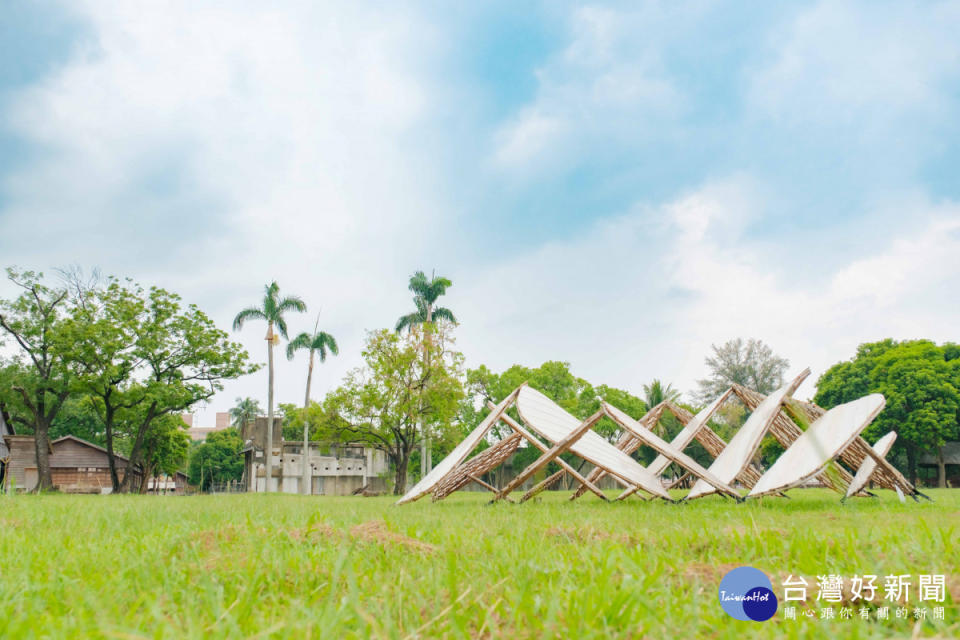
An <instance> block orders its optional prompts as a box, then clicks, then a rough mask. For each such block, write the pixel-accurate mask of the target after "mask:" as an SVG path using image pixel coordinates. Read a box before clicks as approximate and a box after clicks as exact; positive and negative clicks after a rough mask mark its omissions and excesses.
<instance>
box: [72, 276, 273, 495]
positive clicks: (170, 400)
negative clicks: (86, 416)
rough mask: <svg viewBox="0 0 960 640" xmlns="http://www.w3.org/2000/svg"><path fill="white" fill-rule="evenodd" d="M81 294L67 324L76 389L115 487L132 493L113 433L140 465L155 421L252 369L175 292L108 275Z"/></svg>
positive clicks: (233, 346) (205, 318)
mask: <svg viewBox="0 0 960 640" xmlns="http://www.w3.org/2000/svg"><path fill="white" fill-rule="evenodd" d="M79 295H81V296H82V297H81V298H80V299H79V300H78V302H77V312H76V313H75V314H74V318H72V319H71V320H70V321H69V330H70V333H69V337H70V339H71V341H72V343H73V345H74V348H73V352H72V357H73V358H74V362H75V364H76V366H77V367H78V369H79V374H78V375H77V376H76V377H75V378H74V382H73V388H74V389H75V390H76V391H77V392H79V393H83V394H85V395H87V396H88V397H89V398H91V400H92V404H93V406H94V408H95V409H96V411H97V412H98V415H99V416H100V418H101V421H102V422H103V425H104V436H105V440H106V448H107V451H108V458H109V462H110V467H111V469H110V471H111V478H112V481H113V484H114V487H113V488H114V491H117V492H123V491H130V490H132V489H133V487H132V484H131V482H132V474H128V473H124V475H123V476H122V477H121V476H120V475H119V473H118V469H117V466H116V462H115V456H114V452H115V449H116V442H115V440H116V439H117V438H121V439H128V440H129V456H130V459H131V460H132V461H133V462H135V463H140V464H143V463H145V460H144V459H143V453H144V452H143V446H144V441H145V438H146V437H147V434H148V432H149V430H150V428H151V425H152V424H153V423H154V421H155V420H157V419H159V418H161V417H162V416H165V415H167V414H179V413H181V412H184V411H186V410H188V409H189V408H190V407H192V406H193V405H194V404H196V403H198V402H201V401H205V400H208V399H210V398H211V397H213V395H215V394H216V393H217V392H218V391H220V390H222V389H223V382H224V381H225V380H230V379H234V378H237V377H240V376H242V375H245V374H247V373H250V372H252V371H255V370H256V369H257V367H256V366H255V365H250V364H249V362H248V356H247V352H246V351H245V350H244V349H243V348H242V347H241V346H240V345H239V344H237V343H235V342H230V341H229V340H228V336H227V334H226V333H225V332H224V331H222V330H220V329H218V328H217V327H216V326H215V325H214V323H213V321H212V320H211V319H210V318H209V317H208V316H207V315H206V314H204V313H203V312H202V311H200V309H198V308H197V307H196V305H187V306H183V305H182V304H181V300H180V297H179V296H178V295H177V294H175V293H171V292H169V291H167V290H165V289H162V288H159V287H150V288H149V289H144V288H143V287H141V286H140V285H138V284H136V283H134V282H132V281H129V280H126V281H120V280H118V279H116V278H109V279H108V280H107V282H106V285H105V286H103V287H97V288H94V289H92V290H89V291H87V292H82V293H81V294H79Z"/></svg>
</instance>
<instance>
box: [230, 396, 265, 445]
mask: <svg viewBox="0 0 960 640" xmlns="http://www.w3.org/2000/svg"><path fill="white" fill-rule="evenodd" d="M261 413H263V410H262V409H261V408H260V403H259V402H257V401H256V400H254V399H253V398H249V397H247V398H237V403H236V404H235V405H234V406H233V408H232V409H230V425H231V426H233V427H236V428H237V432H238V433H239V434H240V437H241V438H243V437H244V434H245V433H246V429H247V426H248V425H251V424H253V423H254V422H256V420H257V416H259V415H260V414H261Z"/></svg>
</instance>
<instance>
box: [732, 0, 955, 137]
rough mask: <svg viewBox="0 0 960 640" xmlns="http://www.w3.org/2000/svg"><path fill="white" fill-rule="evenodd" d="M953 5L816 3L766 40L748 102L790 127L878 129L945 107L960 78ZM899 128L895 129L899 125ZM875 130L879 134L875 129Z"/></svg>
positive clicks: (926, 116)
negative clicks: (959, 76)
mask: <svg viewBox="0 0 960 640" xmlns="http://www.w3.org/2000/svg"><path fill="white" fill-rule="evenodd" d="M958 20H960V8H958V6H957V5H956V3H939V4H932V5H924V6H918V5H910V4H898V3H893V4H886V5H884V6H883V10H880V7H879V6H877V5H876V4H873V3H849V2H840V3H838V2H821V3H819V4H818V5H816V6H814V7H812V8H811V9H809V10H805V11H803V12H801V13H800V14H799V15H798V16H797V17H796V19H794V20H792V21H790V22H788V23H786V24H785V25H784V26H783V27H782V28H780V29H775V30H773V31H772V32H771V33H770V34H769V36H768V37H769V44H770V47H771V49H772V56H770V57H768V58H766V59H765V60H764V64H763V65H762V66H761V67H760V68H759V69H758V70H757V72H756V73H755V75H754V76H753V78H752V79H751V87H750V89H749V92H748V96H749V101H750V102H751V103H752V104H753V105H754V106H755V107H757V108H759V109H761V110H763V111H764V112H766V113H767V114H768V115H770V116H772V117H773V118H775V119H778V120H783V121H785V122H788V123H791V124H803V123H809V122H817V123H821V124H823V123H826V122H829V123H832V124H833V126H836V127H840V128H843V127H848V126H850V125H855V126H856V127H857V129H858V130H861V131H862V130H863V129H864V128H866V127H869V128H870V130H871V133H873V134H875V135H883V133H884V132H883V131H882V130H881V129H879V127H881V126H884V125H886V126H890V125H891V124H892V122H891V121H892V120H900V119H905V118H930V117H933V116H935V115H937V114H940V113H942V111H943V109H944V108H945V107H946V101H947V95H948V93H949V86H950V85H951V84H952V83H955V82H956V79H957V74H958V71H960V41H958V39H957V37H956V24H957V21H958ZM900 124H902V123H900ZM874 127H878V128H877V129H874Z"/></svg>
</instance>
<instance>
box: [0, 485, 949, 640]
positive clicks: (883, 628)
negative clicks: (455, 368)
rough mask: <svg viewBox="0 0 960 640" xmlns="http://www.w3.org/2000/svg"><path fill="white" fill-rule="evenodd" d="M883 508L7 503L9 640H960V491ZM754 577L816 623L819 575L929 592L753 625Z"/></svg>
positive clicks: (453, 501) (3, 634) (0, 625)
mask: <svg viewBox="0 0 960 640" xmlns="http://www.w3.org/2000/svg"><path fill="white" fill-rule="evenodd" d="M880 493H881V497H880V498H879V499H877V500H869V499H858V500H855V501H851V502H850V503H848V504H847V505H845V506H844V505H840V503H839V501H838V499H837V497H836V494H833V493H830V492H828V491H825V490H794V491H792V492H791V497H792V498H793V499H792V500H785V499H782V498H781V499H766V500H764V501H763V502H758V501H751V502H748V503H746V504H741V505H735V504H732V503H731V502H729V501H724V500H722V499H720V498H718V497H711V498H707V499H703V500H699V501H694V502H692V503H690V504H680V505H670V504H664V503H659V502H658V503H648V502H642V501H640V500H638V499H636V498H634V499H631V500H630V501H627V502H623V503H613V504H605V503H602V502H601V501H599V500H597V499H596V498H594V497H592V496H589V497H584V498H582V499H581V500H579V501H577V502H575V503H569V502H567V501H566V500H565V498H566V495H567V494H561V493H549V492H548V493H546V494H541V495H542V496H543V497H542V499H541V500H540V501H538V502H534V503H528V504H523V505H516V504H498V505H495V506H488V505H487V504H486V500H487V498H486V496H485V495H483V494H479V493H459V494H455V495H454V496H452V497H451V498H449V499H447V500H446V501H443V502H440V503H437V504H431V503H430V501H429V499H423V500H421V501H419V502H417V503H414V504H412V505H406V506H404V507H394V506H392V502H393V499H392V498H390V497H384V498H310V497H300V496H284V495H232V496H227V495H220V496H195V497H176V498H174V497H166V498H164V497H159V498H158V497H148V496H68V495H47V496H32V495H17V496H0V638H21V637H25V638H30V637H37V638H45V637H53V638H60V637H63V638H66V637H69V638H77V637H116V638H140V637H144V638H201V637H211V636H214V637H220V636H223V637H251V636H256V637H296V638H310V637H313V638H342V637H378V638H379V637H385V638H406V637H435V636H441V637H456V638H472V637H508V638H526V637H555V636H566V637H570V638H578V639H579V638H600V637H650V638H691V637H699V636H706V637H717V638H727V637H729V638H741V637H751V636H757V637H830V636H832V637H837V636H840V637H864V638H866V637H904V636H906V637H909V636H910V635H911V634H916V635H919V636H939V637H944V638H954V637H958V636H960V606H958V603H960V544H958V537H960V491H956V490H954V491H950V490H942V491H936V490H933V491H930V492H929V494H930V495H931V496H932V497H933V498H934V500H935V501H936V502H934V503H933V504H930V503H921V504H915V503H913V502H912V501H909V502H908V503H907V504H900V503H899V502H898V501H897V499H896V497H895V496H894V495H893V494H892V493H891V492H889V491H882V492H880ZM744 564H749V565H752V566H754V567H756V568H758V569H761V570H762V571H764V572H766V573H767V574H768V575H769V576H770V577H771V579H772V580H773V585H774V593H776V594H777V596H778V597H781V596H782V593H783V589H782V587H781V582H782V580H783V579H784V578H786V576H787V574H794V575H797V574H802V575H803V576H806V577H807V578H808V581H809V582H810V584H811V587H810V594H809V595H808V600H807V602H808V604H810V605H812V606H814V607H818V606H819V604H820V603H818V602H816V600H815V598H816V591H817V589H816V576H817V575H822V574H826V573H834V574H840V575H843V576H846V577H848V578H849V577H850V576H851V575H854V574H877V575H879V576H881V577H880V578H879V579H878V584H880V583H882V580H883V578H882V577H883V576H885V575H887V574H912V576H913V577H912V582H913V584H914V591H913V592H912V593H911V601H910V610H911V616H910V619H909V620H897V619H896V617H895V615H894V611H893V610H891V619H890V620H888V621H875V620H872V619H871V620H869V621H866V620H861V619H859V616H858V615H857V614H856V611H857V608H854V618H853V619H850V620H842V619H839V616H838V619H835V620H820V619H812V620H806V619H801V620H797V621H794V620H786V619H784V610H783V609H784V603H783V602H781V606H780V611H778V612H777V614H776V616H775V617H774V618H773V619H771V620H769V621H767V622H752V623H751V622H739V621H736V620H733V619H732V618H729V617H727V615H726V614H725V613H724V612H723V611H722V610H721V608H720V606H719V604H718V600H717V587H718V584H719V581H720V578H721V577H722V576H723V574H724V573H725V572H726V571H727V570H729V569H730V568H733V567H736V566H740V565H744ZM918 574H946V576H947V578H946V579H947V595H946V599H947V600H946V602H945V603H943V606H945V620H943V621H933V620H930V619H929V617H930V614H931V612H928V620H927V621H926V622H923V623H916V622H915V621H914V620H913V616H912V610H913V606H915V605H916V604H918V603H916V602H915V600H916V582H917V576H918ZM879 591H880V592H879V594H878V598H877V600H878V601H879V600H882V598H883V590H882V584H881V589H880V590H879ZM880 604H883V603H882V602H881V603H880ZM924 604H928V605H930V606H931V608H932V606H933V603H924ZM839 606H840V605H837V608H838V611H839ZM817 611H819V608H818V609H817ZM871 617H873V616H871ZM801 618H802V616H801Z"/></svg>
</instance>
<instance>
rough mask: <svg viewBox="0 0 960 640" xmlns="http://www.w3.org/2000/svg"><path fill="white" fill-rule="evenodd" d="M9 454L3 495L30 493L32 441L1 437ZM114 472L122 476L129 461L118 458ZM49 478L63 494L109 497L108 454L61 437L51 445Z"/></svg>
mask: <svg viewBox="0 0 960 640" xmlns="http://www.w3.org/2000/svg"><path fill="white" fill-rule="evenodd" d="M3 440H4V443H5V445H6V447H7V449H8V450H9V457H8V461H7V464H6V465H5V466H6V473H5V474H4V476H5V477H4V479H3V485H2V486H3V489H4V491H9V490H11V489H16V490H23V491H30V490H33V489H35V488H36V486H37V482H38V481H39V477H38V474H37V451H36V446H35V444H34V437H33V436H32V435H29V436H18V435H7V436H4V437H3ZM115 457H116V461H117V470H118V472H119V473H120V474H121V475H122V474H123V470H124V469H126V466H127V464H128V462H129V461H128V460H127V459H126V458H124V457H123V456H120V455H117V456H115ZM134 473H135V474H136V476H135V477H134V483H135V484H137V483H138V477H139V475H140V471H139V467H136V468H135V469H134ZM50 475H51V476H52V480H53V486H54V488H56V489H57V490H59V491H63V492H65V493H110V492H111V491H112V489H113V483H112V482H111V481H110V467H109V463H108V462H107V450H106V449H104V448H103V447H98V446H97V445H95V444H93V443H91V442H87V441H85V440H81V439H80V438H77V437H75V436H64V437H62V438H58V439H57V440H54V441H53V442H52V443H50Z"/></svg>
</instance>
